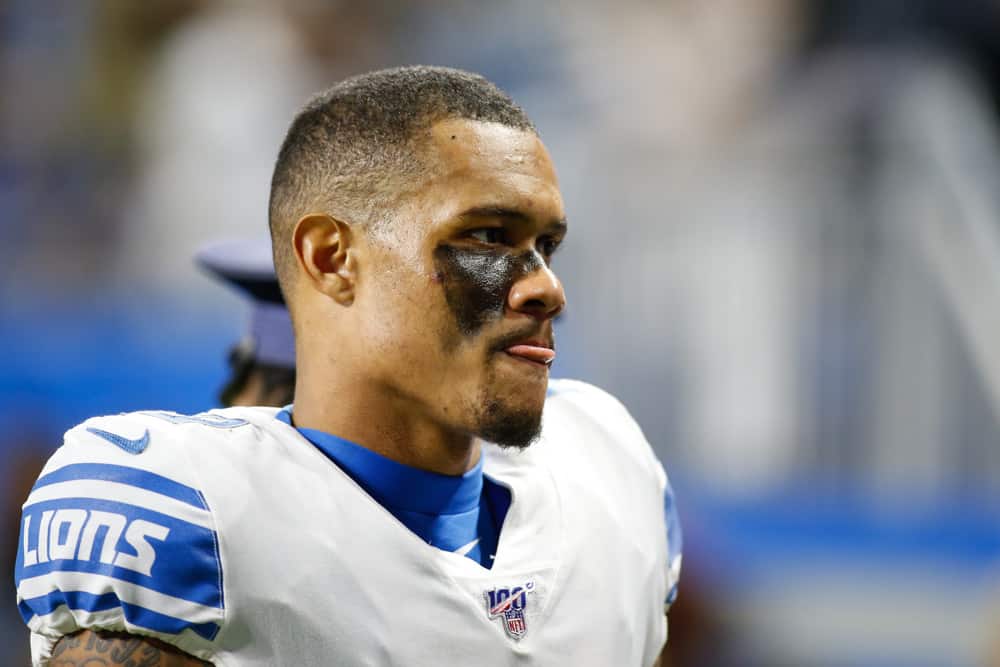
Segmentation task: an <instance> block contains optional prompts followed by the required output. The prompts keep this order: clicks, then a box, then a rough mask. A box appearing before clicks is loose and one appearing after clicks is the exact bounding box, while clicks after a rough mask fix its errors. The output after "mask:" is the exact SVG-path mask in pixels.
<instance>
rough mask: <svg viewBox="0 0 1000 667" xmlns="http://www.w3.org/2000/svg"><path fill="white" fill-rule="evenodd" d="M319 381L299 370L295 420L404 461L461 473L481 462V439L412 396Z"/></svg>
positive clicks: (433, 470)
mask: <svg viewBox="0 0 1000 667" xmlns="http://www.w3.org/2000/svg"><path fill="white" fill-rule="evenodd" d="M316 387H317V383H311V382H309V379H308V377H303V374H299V376H298V378H297V381H296V385H295V407H294V413H293V415H292V420H293V423H294V424H295V426H296V427H298V428H311V429H316V430H319V431H323V432H325V433H330V434H333V435H336V436H338V437H341V438H344V439H345V440H350V441H351V442H354V443H356V444H358V445H361V446H362V447H366V448H368V449H370V450H372V451H373V452H376V453H378V454H381V455H382V456H385V457H386V458H389V459H392V460H393V461H396V462H398V463H402V464H404V465H408V466H412V467H414V468H419V469H421V470H428V471H431V472H436V473H440V474H443V475H461V474H463V473H465V472H467V471H469V470H471V469H472V468H473V467H475V465H476V463H478V461H479V449H480V447H479V441H478V440H477V439H476V438H473V437H471V436H469V435H468V434H463V433H460V432H457V431H456V430H455V429H454V428H448V427H446V426H444V425H442V424H441V423H440V422H438V421H435V420H434V419H432V418H430V416H428V415H426V414H425V413H423V412H422V411H421V410H419V409H418V406H415V405H414V403H413V401H412V400H409V399H407V398H405V397H400V396H393V395H391V394H389V393H388V392H386V391H383V390H380V388H378V387H365V386H364V383H355V384H346V385H345V384H342V383H326V384H322V385H320V387H321V388H319V389H317V388H316Z"/></svg>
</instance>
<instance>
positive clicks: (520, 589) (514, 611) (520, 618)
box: [483, 581, 535, 640]
mask: <svg viewBox="0 0 1000 667" xmlns="http://www.w3.org/2000/svg"><path fill="white" fill-rule="evenodd" d="M534 590H535V582H533V581H528V582H526V583H525V584H524V585H523V586H512V587H503V588H494V589H492V590H488V591H486V592H485V593H483V597H485V598H486V612H487V613H488V614H489V617H490V618H491V619H493V618H498V619H500V623H501V624H502V625H503V629H504V630H505V631H506V632H507V635H508V636H509V637H510V638H511V639H514V640H519V639H521V638H522V637H524V634H525V633H526V632H527V631H528V626H527V624H526V622H525V616H524V612H525V610H526V609H527V608H528V593H531V592H533V591H534Z"/></svg>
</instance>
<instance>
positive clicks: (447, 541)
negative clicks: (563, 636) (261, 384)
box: [277, 408, 510, 569]
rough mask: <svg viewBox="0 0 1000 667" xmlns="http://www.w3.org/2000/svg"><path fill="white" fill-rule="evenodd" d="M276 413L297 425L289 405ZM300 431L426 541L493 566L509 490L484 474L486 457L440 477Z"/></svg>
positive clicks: (313, 431) (331, 438)
mask: <svg viewBox="0 0 1000 667" xmlns="http://www.w3.org/2000/svg"><path fill="white" fill-rule="evenodd" d="M277 417H278V419H280V420H281V421H283V422H285V423H286V424H288V425H290V426H294V424H292V417H291V413H290V412H289V411H288V409H287V408H286V409H284V410H282V411H280V412H279V413H278V415H277ZM296 430H297V431H298V432H299V433H301V434H302V436H303V437H304V438H305V439H306V440H308V441H309V442H311V443H312V444H313V445H315V446H316V448H317V449H319V450H320V451H321V452H323V453H324V454H325V455H326V456H327V457H329V458H330V460H331V461H333V462H334V463H335V464H337V466H338V467H339V468H340V469H341V470H343V471H344V472H345V473H347V474H348V475H349V476H350V477H351V479H353V480H354V481H355V482H357V484H358V486H360V487H361V488H362V489H364V490H365V492H366V493H368V495H370V496H371V497H372V498H374V499H375V500H376V501H377V502H378V503H379V504H380V505H382V507H384V508H385V509H386V510H387V511H388V512H389V513H390V514H392V515H393V516H394V517H396V519H398V520H399V521H400V523H402V524H403V525H404V526H406V527H407V528H409V529H410V530H411V531H413V532H414V533H415V534H416V535H417V536H418V537H420V538H421V539H422V540H424V541H425V542H427V543H428V544H430V545H431V546H434V547H437V548H438V549H441V550H443V551H456V552H457V551H459V550H461V551H464V552H465V554H464V555H465V556H466V557H468V558H471V559H472V560H474V561H476V562H477V563H479V564H480V565H482V566H483V567H485V568H487V569H488V568H490V567H492V566H493V557H494V556H495V555H496V550H497V542H498V541H499V538H500V527H501V526H502V525H503V520H504V518H505V517H506V516H507V510H508V509H509V508H510V491H509V490H508V489H507V488H506V487H504V486H501V485H500V484H498V483H496V482H494V481H493V480H491V479H490V478H489V477H486V476H485V475H484V474H483V458H482V456H480V457H479V462H478V463H477V464H476V466H475V467H474V468H473V469H472V470H470V471H468V472H467V473H465V474H464V475H460V476H453V475H442V474H439V473H434V472H428V471H426V470H420V469H418V468H413V467H410V466H407V465H403V464H402V463H397V462H396V461H393V460H391V459H388V458H386V457H384V456H381V455H380V454H376V453H375V452H373V451H371V450H370V449H366V448H365V447H362V446H361V445H358V444H355V443H353V442H351V441H349V440H344V439H343V438H338V437H337V436H335V435H331V434H329V433H324V432H323V431H318V430H316V429H311V428H297V427H296ZM470 545H471V546H470Z"/></svg>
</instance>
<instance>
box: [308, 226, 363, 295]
mask: <svg viewBox="0 0 1000 667" xmlns="http://www.w3.org/2000/svg"><path fill="white" fill-rule="evenodd" d="M351 244H352V235H351V228H350V226H349V225H347V223H345V222H342V221H340V220H337V219H336V218H332V217H330V216H329V215H325V214H320V213H315V214H309V215H306V216H304V217H302V218H301V219H300V220H299V221H298V223H296V225H295V230H294V232H292V247H293V249H294V251H295V257H296V260H297V261H298V263H299V266H300V267H301V268H302V271H303V273H304V274H305V275H304V278H305V279H306V280H308V281H309V282H310V283H312V285H313V287H314V288H315V289H316V291H318V292H322V293H323V294H326V295H327V296H329V297H330V298H331V299H333V300H334V301H336V302H337V303H339V304H340V305H342V306H349V305H351V304H352V303H353V302H354V285H355V280H356V278H357V258H356V257H355V255H356V249H355V248H353V247H352V245H351Z"/></svg>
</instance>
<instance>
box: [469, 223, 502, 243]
mask: <svg viewBox="0 0 1000 667" xmlns="http://www.w3.org/2000/svg"><path fill="white" fill-rule="evenodd" d="M469 236H470V237H472V238H474V239H476V240H477V241H481V242H483V243H491V244H492V243H506V242H507V231H506V230H505V229H503V228H502V227H484V228H483V229H473V230H472V231H471V232H469Z"/></svg>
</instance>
